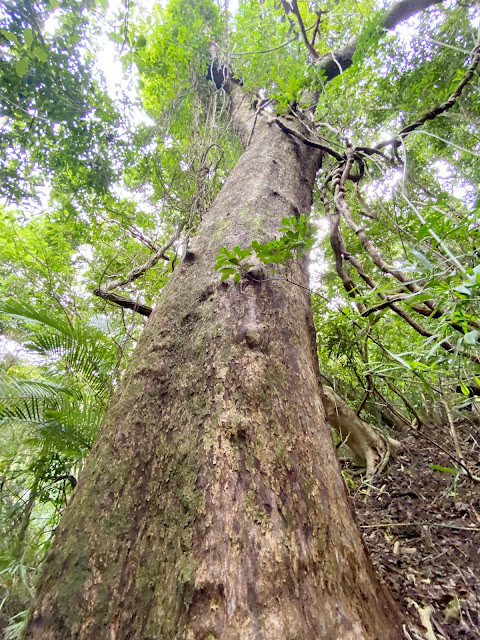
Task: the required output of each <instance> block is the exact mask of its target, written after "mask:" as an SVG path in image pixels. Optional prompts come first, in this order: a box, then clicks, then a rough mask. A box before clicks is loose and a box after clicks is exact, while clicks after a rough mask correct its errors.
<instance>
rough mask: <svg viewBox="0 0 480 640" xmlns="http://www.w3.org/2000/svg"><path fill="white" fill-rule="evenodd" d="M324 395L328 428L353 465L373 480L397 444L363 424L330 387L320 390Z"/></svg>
mask: <svg viewBox="0 0 480 640" xmlns="http://www.w3.org/2000/svg"><path fill="white" fill-rule="evenodd" d="M324 394H325V410H326V412H327V417H328V420H329V422H330V425H331V426H332V427H333V428H334V429H335V430H336V431H337V432H338V433H339V435H340V437H341V438H342V440H343V441H344V442H345V444H346V445H347V447H348V448H349V449H351V451H352V452H353V455H354V458H355V462H356V463H357V464H359V465H361V466H364V467H365V468H366V473H367V477H369V478H371V477H373V476H374V475H375V473H377V472H378V471H381V470H382V469H383V468H384V467H385V465H386V463H387V462H388V459H389V457H390V454H391V453H392V451H395V449H397V448H398V446H399V444H400V443H399V442H398V441H397V440H394V439H393V438H389V437H387V436H384V435H382V434H381V433H380V432H379V431H377V430H376V429H374V428H373V427H372V426H371V425H369V424H368V423H366V422H364V421H363V420H362V419H361V418H359V417H358V416H357V414H356V413H355V411H353V409H351V407H350V406H349V405H348V404H347V403H346V402H345V400H343V399H342V398H341V397H340V396H339V395H338V394H336V393H335V391H334V390H333V389H331V388H330V387H324Z"/></svg>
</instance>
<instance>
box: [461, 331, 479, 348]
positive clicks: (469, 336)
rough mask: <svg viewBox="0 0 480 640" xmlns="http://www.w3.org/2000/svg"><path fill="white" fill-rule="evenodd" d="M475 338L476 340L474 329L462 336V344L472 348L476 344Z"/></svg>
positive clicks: (476, 333) (476, 335) (476, 334)
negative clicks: (464, 343)
mask: <svg viewBox="0 0 480 640" xmlns="http://www.w3.org/2000/svg"><path fill="white" fill-rule="evenodd" d="M477 338H478V331H477V330H476V329H474V330H473V331H469V332H468V333H466V334H465V335H464V336H463V340H464V342H466V343H467V344H470V345H472V346H473V345H474V344H475V343H476V342H477Z"/></svg>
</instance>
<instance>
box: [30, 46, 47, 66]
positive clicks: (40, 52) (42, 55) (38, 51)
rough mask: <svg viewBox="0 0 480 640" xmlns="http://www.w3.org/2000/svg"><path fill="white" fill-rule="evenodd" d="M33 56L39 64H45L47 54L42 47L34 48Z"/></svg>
mask: <svg viewBox="0 0 480 640" xmlns="http://www.w3.org/2000/svg"><path fill="white" fill-rule="evenodd" d="M33 55H34V56H35V57H36V58H38V59H39V60H40V62H47V60H48V53H47V52H46V51H45V49H43V48H42V47H34V48H33Z"/></svg>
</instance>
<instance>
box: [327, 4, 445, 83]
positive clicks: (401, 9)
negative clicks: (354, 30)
mask: <svg viewBox="0 0 480 640" xmlns="http://www.w3.org/2000/svg"><path fill="white" fill-rule="evenodd" d="M441 2H442V0H400V2H397V4H394V5H393V7H392V8H391V9H390V11H387V13H386V14H385V17H384V20H383V25H382V27H383V29H386V30H390V29H394V28H395V27H396V26H397V25H398V24H400V23H401V22H403V21H404V20H408V18H411V17H412V16H413V15H415V14H416V13H418V12H419V11H424V10H425V9H428V8H429V7H431V6H434V5H436V4H440V3H441ZM359 41H360V36H357V37H354V38H352V39H351V40H350V41H349V42H348V43H347V44H346V45H344V46H343V47H340V48H339V49H337V51H335V52H333V53H327V54H326V55H324V56H322V57H321V58H319V59H318V60H317V62H316V67H317V69H320V70H321V71H323V72H324V79H325V81H326V82H330V80H333V79H334V78H336V77H337V76H338V75H340V74H341V73H343V72H344V71H345V70H346V69H348V67H350V66H351V65H352V62H353V56H354V54H355V51H356V50H357V46H358V43H359Z"/></svg>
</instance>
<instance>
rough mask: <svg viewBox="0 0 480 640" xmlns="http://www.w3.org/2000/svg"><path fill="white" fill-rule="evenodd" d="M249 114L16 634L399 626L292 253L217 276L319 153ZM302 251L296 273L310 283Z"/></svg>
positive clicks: (181, 635) (360, 631) (273, 217)
mask: <svg viewBox="0 0 480 640" xmlns="http://www.w3.org/2000/svg"><path fill="white" fill-rule="evenodd" d="M258 120H259V123H257V130H256V134H255V135H254V136H253V139H252V143H251V145H250V146H249V147H248V149H247V150H246V152H245V153H244V155H243V156H242V158H241V159H240V161H239V163H238V165H237V167H236V168H235V169H234V171H233V172H232V174H231V176H230V178H229V179H228V181H227V182H226V183H225V185H224V187H223V189H222V191H221V192H220V194H219V196H218V197H217V199H216V201H215V203H214V204H213V206H212V207H211V209H210V211H209V212H208V214H207V216H206V218H205V220H204V221H203V223H202V225H201V228H200V230H199V233H198V235H197V236H196V237H195V238H194V240H193V242H192V243H191V247H190V251H189V253H187V256H186V259H185V260H184V262H183V264H182V265H181V266H180V267H179V268H178V269H177V270H176V271H175V274H174V275H173V276H172V278H171V280H170V282H169V283H168V284H167V286H166V287H165V289H164V290H163V293H162V295H161V297H160V300H159V302H158V304H157V306H156V308H155V310H154V312H153V314H152V315H151V317H150V319H149V320H148V323H147V326H146V328H145V331H144V333H143V335H142V337H141V339H140V341H139V344H138V347H137V349H136V351H135V354H134V356H133V358H132V361H131V363H130V366H129V368H128V370H127V373H126V375H125V378H124V380H123V382H122V384H121V387H120V389H119V391H118V393H117V395H116V398H115V401H114V403H113V406H111V408H110V411H109V412H108V415H107V419H106V422H105V424H104V427H103V429H102V432H101V434H100V437H99V439H98V441H97V443H96V445H95V447H94V450H93V452H92V454H91V456H90V458H89V460H88V463H87V465H86V468H85V470H84V471H83V473H82V475H81V478H80V480H79V484H78V487H77V489H76V492H75V494H74V496H73V498H72V500H71V503H70V505H69V507H68V508H67V510H66V514H65V516H64V518H63V519H62V522H61V524H60V527H59V529H58V532H57V535H56V538H55V541H54V544H53V546H52V549H51V551H50V553H49V555H48V557H47V560H46V562H45V567H44V572H43V577H42V579H41V582H40V585H39V590H38V596H37V600H36V603H35V606H34V612H33V615H32V618H31V620H30V623H29V626H28V632H27V637H28V638H35V639H38V640H40V639H41V640H50V639H54V638H55V640H59V638H61V639H62V640H69V639H73V638H75V639H76V640H86V639H89V640H91V639H93V638H95V639H98V640H100V639H105V640H126V639H127V638H135V639H136V640H140V639H141V640H153V639H156V640H160V639H162V640H172V639H174V638H178V639H188V640H190V639H195V640H196V639H203V640H206V639H207V638H208V639H209V640H213V639H215V640H230V639H231V640H234V639H235V640H238V639H239V638H241V639H242V640H250V639H252V640H253V639H262V640H286V639H291V640H300V639H301V640H309V639H310V640H321V639H324V640H336V639H338V640H340V639H341V640H362V639H365V640H367V639H368V640H374V639H376V640H380V639H381V640H389V639H391V640H393V639H399V638H401V637H403V634H402V632H401V628H400V622H399V620H400V616H399V614H398V612H397V609H396V607H395V606H394V603H393V601H392V599H391V597H390V596H389V594H388V593H387V592H386V590H385V589H384V588H383V587H382V586H381V585H380V584H379V583H378V581H377V579H376V577H375V575H374V572H373V568H372V566H371V564H370V561H369V560H368V558H367V556H366V552H365V548H364V545H363V543H362V540H361V538H360V535H359V532H358V530H357V527H356V525H355V522H354V519H353V516H352V509H351V504H350V501H349V498H348V496H347V493H346V491H345V488H344V485H343V481H342V477H341V474H340V470H339V465H338V462H337V459H336V456H335V451H334V448H333V443H332V440H331V436H330V430H329V427H328V425H327V424H326V422H325V415H324V410H323V407H322V401H321V393H320V382H319V372H318V361H317V356H316V348H315V333H314V327H313V321H312V313H311V308H310V298H309V293H308V292H307V291H306V290H305V289H303V288H301V287H298V286H294V285H292V284H289V283H287V282H286V281H285V280H284V279H283V278H282V274H283V273H284V272H285V269H286V268H287V267H280V268H279V269H278V270H277V273H276V274H275V275H271V274H270V273H267V275H266V276H265V278H264V279H262V280H261V281H260V282H258V281H256V280H255V279H250V278H249V277H248V276H246V277H244V278H243V279H242V281H241V282H240V284H238V285H235V284H233V283H232V282H227V283H224V284H220V282H219V277H218V274H216V273H215V271H214V264H215V258H216V256H217V254H218V251H219V249H220V248H221V247H222V246H227V247H233V246H234V245H236V244H239V245H240V246H246V245H248V244H249V243H250V242H251V240H252V239H258V240H260V241H261V240H266V239H272V237H274V236H275V234H276V232H277V230H278V229H279V227H280V226H281V219H282V218H283V217H285V216H291V215H292V214H294V213H295V214H297V215H298V214H300V213H306V214H307V213H308V212H309V210H310V207H311V203H312V188H313V183H314V179H315V175H316V172H317V169H318V166H319V161H320V156H319V152H318V150H314V149H311V148H308V147H306V146H303V145H302V144H301V143H299V142H298V141H297V140H295V139H294V138H292V137H291V136H289V135H287V134H285V133H284V132H282V131H281V130H280V129H278V128H277V127H268V126H266V125H265V124H264V123H263V122H262V116H260V117H259V118H258ZM252 121H253V116H252ZM306 266H307V265H306V263H304V264H300V265H294V266H293V267H291V270H290V271H289V278H290V279H291V280H294V281H295V282H298V283H299V284H300V285H302V286H307V284H308V277H307V275H306ZM289 269H290V268H289Z"/></svg>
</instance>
